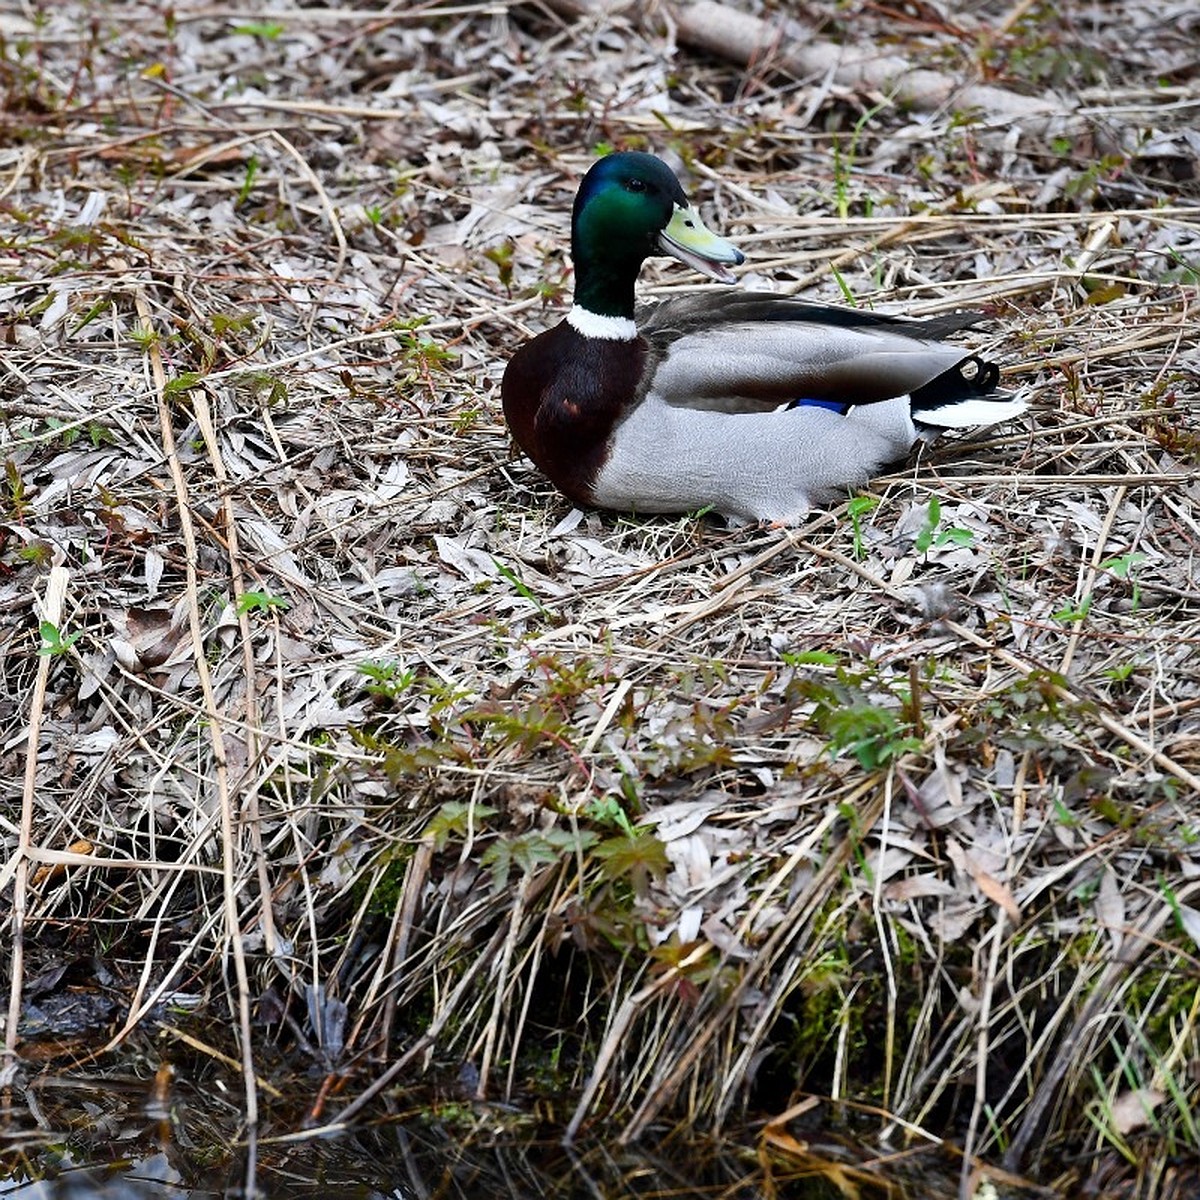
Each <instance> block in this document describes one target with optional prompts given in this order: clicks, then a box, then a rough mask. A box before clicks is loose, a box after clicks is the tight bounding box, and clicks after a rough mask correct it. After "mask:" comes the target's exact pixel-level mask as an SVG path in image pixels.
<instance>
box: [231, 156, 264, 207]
mask: <svg viewBox="0 0 1200 1200" xmlns="http://www.w3.org/2000/svg"><path fill="white" fill-rule="evenodd" d="M257 179H258V155H257V154H252V155H250V157H249V158H248V159H246V170H245V173H244V174H243V176H242V186H241V187H240V188H238V194H237V199H236V200H235V201H234V202H233V207H234V208H235V209H239V208H241V207H242V205H243V204H245V203H246V201H247V200H248V199H249V198H250V193H251V192H252V191H254V183H255V180H257Z"/></svg>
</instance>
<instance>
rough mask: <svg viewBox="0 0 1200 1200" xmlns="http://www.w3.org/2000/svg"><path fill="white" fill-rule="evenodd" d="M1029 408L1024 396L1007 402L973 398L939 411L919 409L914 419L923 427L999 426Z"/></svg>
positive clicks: (944, 405)
mask: <svg viewBox="0 0 1200 1200" xmlns="http://www.w3.org/2000/svg"><path fill="white" fill-rule="evenodd" d="M1028 407H1029V405H1028V404H1027V403H1026V401H1025V399H1024V398H1023V397H1021V396H1009V397H1006V398H1005V399H1000V398H998V397H987V396H972V397H971V398H970V399H969V400H956V401H954V403H953V404H943V405H941V407H939V408H922V409H919V410H918V411H917V412H915V413H913V420H914V421H916V422H917V423H918V424H920V425H936V426H938V428H939V429H967V428H968V427H970V426H972V425H997V424H999V423H1000V422H1001V421H1007V420H1010V419H1011V418H1012V417H1019V416H1020V415H1021V414H1022V413H1023V412H1024V411H1025V410H1026V409H1027V408H1028Z"/></svg>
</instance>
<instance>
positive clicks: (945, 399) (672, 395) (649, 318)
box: [638, 292, 999, 417]
mask: <svg viewBox="0 0 1200 1200" xmlns="http://www.w3.org/2000/svg"><path fill="white" fill-rule="evenodd" d="M980 319H981V315H980V314H978V313H954V314H950V315H949V316H945V317H936V318H931V319H928V320H924V321H909V320H905V319H903V318H900V317H890V316H885V315H882V314H878V313H869V312H862V311H859V310H857V309H849V308H837V307H834V306H832V305H821V304H809V303H807V302H804V301H800V300H793V299H791V298H789V297H785V296H775V295H771V294H769V293H755V292H735V293H727V294H717V295H713V294H711V293H705V294H702V295H698V296H688V297H681V298H679V299H674V300H668V301H665V302H664V303H661V304H659V305H657V306H656V307H655V308H653V309H651V310H649V311H648V312H646V313H644V314H639V322H638V328H639V331H640V332H641V333H642V335H643V336H644V337H645V338H646V340H647V341H648V342H649V344H650V346H651V348H652V354H653V370H652V373H651V374H650V377H649V380H648V387H649V390H650V391H651V392H652V393H653V394H654V395H655V397H657V398H658V399H660V400H662V401H664V402H665V403H667V404H670V405H674V406H679V407H686V408H696V409H703V410H708V411H713V412H726V413H732V412H746V413H749V412H767V411H770V410H772V409H775V408H778V407H780V406H781V405H787V404H795V403H798V402H802V401H805V400H809V401H820V402H829V403H836V404H839V405H843V406H854V405H863V404H876V403H879V402H880V401H883V400H889V399H892V398H894V397H897V396H904V395H908V396H910V397H912V399H913V409H914V415H915V416H918V417H920V416H921V413H920V412H919V411H918V410H920V409H922V408H928V409H930V410H936V409H940V408H945V407H946V406H949V405H952V404H954V403H956V402H958V401H960V400H963V399H966V398H968V397H972V396H979V395H983V394H986V393H988V392H990V391H992V390H993V389H994V387H995V385H996V382H997V379H998V376H999V371H998V369H997V368H996V367H995V366H994V364H991V363H987V362H985V361H984V360H983V359H980V358H979V357H978V356H976V355H973V354H971V353H969V352H968V351H966V350H964V349H963V348H962V347H959V346H952V345H948V344H947V343H945V342H942V341H940V340H939V339H940V338H942V337H943V336H945V335H946V334H947V333H951V332H954V331H955V330H958V329H963V328H966V327H967V326H969V325H972V324H974V323H975V322H976V321H978V320H980Z"/></svg>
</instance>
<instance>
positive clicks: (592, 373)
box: [501, 152, 1024, 522]
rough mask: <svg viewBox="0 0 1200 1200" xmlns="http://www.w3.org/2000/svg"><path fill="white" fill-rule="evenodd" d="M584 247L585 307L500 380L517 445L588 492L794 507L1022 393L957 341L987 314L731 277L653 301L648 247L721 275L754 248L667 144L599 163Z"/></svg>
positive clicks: (592, 178) (653, 507)
mask: <svg viewBox="0 0 1200 1200" xmlns="http://www.w3.org/2000/svg"><path fill="white" fill-rule="evenodd" d="M571 254H572V257H573V258H574V262H575V294H574V303H573V305H572V307H571V309H570V311H569V312H568V313H567V315H566V318H565V319H564V320H563V321H561V322H560V323H559V324H557V325H555V326H554V327H553V328H552V329H548V330H546V332H544V333H542V334H539V335H538V336H537V337H535V338H534V339H533V340H532V341H530V342H528V343H526V344H525V345H524V346H522V347H521V348H520V349H519V350H518V351H517V352H516V354H514V355H513V357H512V359H511V361H510V362H509V364H508V367H507V369H506V370H505V372H504V381H503V384H502V386H501V396H502V400H503V404H504V415H505V418H506V420H507V421H508V425H509V428H510V430H511V431H512V434H513V437H514V438H515V439H516V441H517V443H518V445H519V446H520V447H521V449H522V450H524V451H525V453H526V454H528V455H529V457H530V458H531V459H533V461H534V462H535V463H536V464H537V466H538V467H539V468H540V469H541V470H542V471H543V472H544V473H545V474H546V476H548V477H549V479H550V480H551V482H552V483H553V484H554V485H555V486H556V487H557V488H558V489H559V490H560V491H561V492H563V493H564V494H565V495H566V496H567V497H569V498H570V499H571V500H572V501H574V502H575V503H576V504H580V505H592V506H597V507H601V508H613V509H623V510H632V511H636V512H642V513H659V512H690V511H694V510H698V509H706V508H711V509H715V510H716V511H717V512H719V513H721V514H723V515H725V516H726V517H729V518H733V519H743V520H750V521H759V520H767V521H775V522H791V521H795V520H797V519H798V518H799V517H801V516H802V515H803V514H804V513H805V512H806V511H807V510H808V509H810V508H811V507H812V506H813V505H814V504H817V503H821V502H824V501H828V500H831V499H833V498H836V497H837V496H839V495H843V496H844V495H845V494H846V491H847V489H849V488H852V487H854V486H855V485H857V484H861V483H863V482H864V481H866V480H867V479H869V478H870V477H871V476H872V475H873V474H875V473H877V472H878V471H879V470H880V468H882V467H884V466H885V465H887V464H889V463H894V462H896V461H897V460H899V459H902V458H904V457H905V455H907V453H908V451H909V450H910V448H911V447H912V445H913V443H914V441H915V440H916V438H917V437H918V436H919V429H920V428H921V427H924V426H947V427H960V426H965V425H984V424H992V423H994V422H996V421H998V420H1003V419H1005V418H1007V417H1010V416H1014V415H1016V413H1018V412H1020V411H1022V410H1023V408H1024V405H1023V404H1021V403H1020V402H1019V401H1014V400H1011V399H1007V398H1005V397H1003V396H999V395H996V394H995V388H996V384H997V382H998V380H999V374H1000V373H999V369H998V368H997V366H996V365H995V364H994V363H992V362H988V361H985V360H984V359H982V358H980V357H979V356H978V355H975V354H971V353H969V352H967V351H965V350H963V349H962V348H960V347H955V346H951V345H947V344H946V343H945V342H943V341H942V340H941V339H942V338H943V337H944V336H945V335H946V334H948V333H952V332H954V331H955V330H958V329H962V328H964V327H966V326H967V325H970V324H973V323H974V322H975V321H977V320H978V319H979V314H974V313H967V314H963V313H956V314H953V315H950V316H945V317H934V318H929V319H925V320H906V319H903V318H900V317H892V316H883V315H880V314H877V313H870V312H864V311H860V310H858V309H851V308H839V307H834V306H828V305H823V304H811V303H806V302H804V301H801V300H795V299H792V298H790V297H784V296H776V295H771V294H770V293H765V292H738V291H731V292H727V293H721V292H715V293H714V292H707V293H702V294H695V295H690V296H685V297H682V298H678V299H669V300H665V301H663V302H661V303H659V304H657V305H653V306H650V307H646V308H642V309H639V310H638V311H637V312H636V315H635V310H634V283H635V281H636V279H637V276H638V272H639V270H640V269H641V265H642V263H643V261H644V260H645V259H646V258H647V257H649V256H650V255H672V256H674V257H675V258H678V259H680V260H681V261H682V262H684V263H686V264H687V265H688V266H691V267H693V268H695V269H696V270H698V271H701V272H703V273H704V274H706V275H708V276H710V277H712V278H714V279H716V280H719V281H720V282H723V283H735V282H736V278H735V276H734V275H733V273H732V271H731V270H730V268H731V267H733V266H737V265H739V264H740V263H742V262H744V261H745V257H744V255H743V254H742V253H741V251H740V250H738V249H737V248H736V247H735V246H733V245H732V244H731V243H730V242H727V241H726V240H725V239H724V238H721V237H718V236H717V235H716V234H714V233H712V232H711V231H710V230H708V229H707V228H706V227H705V225H704V223H703V222H702V221H701V220H700V217H699V215H698V214H697V212H696V210H695V209H694V208H693V207H692V206H691V204H689V202H688V199H687V196H686V195H685V194H684V191H683V188H682V187H681V186H680V183H679V180H678V179H677V178H676V177H675V174H674V172H673V171H672V170H671V169H670V168H669V167H668V166H667V164H666V163H664V162H663V161H662V160H661V159H658V158H655V157H654V156H653V155H650V154H641V153H628V152H624V153H616V154H610V155H608V156H607V157H606V158H602V159H600V160H599V161H598V162H597V163H596V164H595V165H594V166H593V167H592V168H591V170H589V171H588V173H587V174H586V175H585V176H584V179H583V182H582V184H581V185H580V187H579V192H578V194H577V195H576V197H575V206H574V209H573V212H572V216H571Z"/></svg>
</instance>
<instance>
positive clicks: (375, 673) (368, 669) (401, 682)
mask: <svg viewBox="0 0 1200 1200" xmlns="http://www.w3.org/2000/svg"><path fill="white" fill-rule="evenodd" d="M357 669H358V673H359V674H360V675H365V676H366V677H367V679H369V680H370V682H369V683H366V684H364V685H363V691H365V692H366V693H367V695H369V696H374V697H375V698H376V699H379V700H389V701H390V700H395V699H396V697H397V696H399V695H400V694H401V693H402V692H406V691H408V689H409V688H410V687H412V685H413V681H414V680H415V679H416V677H417V673H416V671H414V670H412V669H411V668H409V669H407V670H406V669H405V668H403V667H401V666H400V664H399V663H385V662H364V663H359V664H358V668H357Z"/></svg>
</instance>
